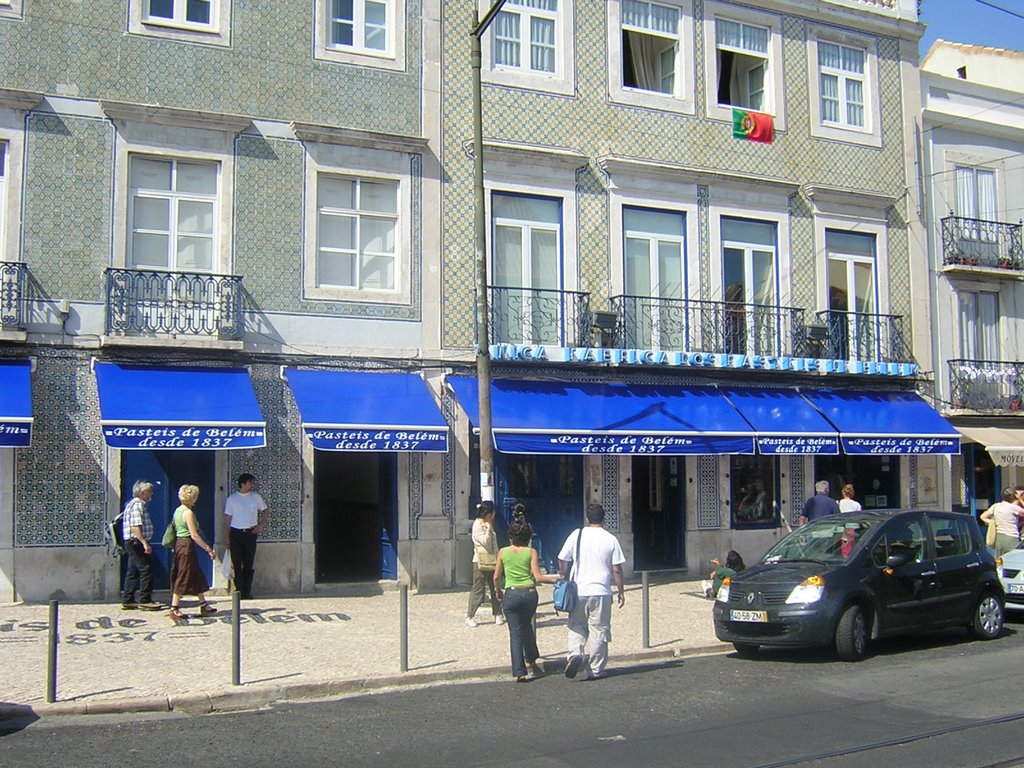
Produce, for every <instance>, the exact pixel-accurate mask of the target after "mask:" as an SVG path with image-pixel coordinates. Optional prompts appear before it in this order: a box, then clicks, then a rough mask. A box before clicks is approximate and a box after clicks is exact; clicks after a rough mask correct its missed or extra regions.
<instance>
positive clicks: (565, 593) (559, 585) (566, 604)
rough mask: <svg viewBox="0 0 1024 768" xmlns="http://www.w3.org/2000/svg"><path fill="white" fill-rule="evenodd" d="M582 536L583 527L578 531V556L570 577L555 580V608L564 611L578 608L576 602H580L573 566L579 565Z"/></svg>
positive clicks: (574, 561)
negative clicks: (573, 577) (573, 575)
mask: <svg viewBox="0 0 1024 768" xmlns="http://www.w3.org/2000/svg"><path fill="white" fill-rule="evenodd" d="M582 538H583V529H582V528H580V529H579V530H578V531H577V532H576V558H575V559H574V560H573V561H572V566H570V568H569V578H568V579H559V580H558V581H556V582H555V590H554V593H553V595H552V603H553V604H554V606H555V610H556V611H561V612H562V613H572V612H573V609H575V608H576V604H577V603H578V602H579V595H578V593H577V591H576V582H575V581H574V580H573V579H572V571H573V568H578V567H579V561H580V539H582Z"/></svg>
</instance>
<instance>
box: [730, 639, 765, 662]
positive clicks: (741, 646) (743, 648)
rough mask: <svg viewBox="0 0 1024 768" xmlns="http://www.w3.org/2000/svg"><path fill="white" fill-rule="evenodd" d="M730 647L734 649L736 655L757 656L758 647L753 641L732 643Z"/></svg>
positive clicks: (746, 657) (744, 656) (745, 657)
mask: <svg viewBox="0 0 1024 768" xmlns="http://www.w3.org/2000/svg"><path fill="white" fill-rule="evenodd" d="M732 647H733V648H735V649H736V655H737V656H742V657H743V658H744V659H750V658H753V657H754V656H757V651H758V649H759V648H760V646H758V645H756V644H755V643H733V644H732Z"/></svg>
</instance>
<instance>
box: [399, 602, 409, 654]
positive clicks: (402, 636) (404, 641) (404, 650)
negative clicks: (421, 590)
mask: <svg viewBox="0 0 1024 768" xmlns="http://www.w3.org/2000/svg"><path fill="white" fill-rule="evenodd" d="M398 597H399V603H398V632H399V643H400V649H399V655H400V656H401V662H400V663H401V669H402V671H403V672H408V671H409V585H408V584H401V585H399V587H398Z"/></svg>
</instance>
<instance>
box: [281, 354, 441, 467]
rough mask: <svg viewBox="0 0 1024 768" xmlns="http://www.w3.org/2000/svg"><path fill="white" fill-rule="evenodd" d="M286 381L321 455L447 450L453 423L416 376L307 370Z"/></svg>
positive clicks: (289, 375)
mask: <svg viewBox="0 0 1024 768" xmlns="http://www.w3.org/2000/svg"><path fill="white" fill-rule="evenodd" d="M284 373H285V377H286V378H287V379H288V385H289V386H290V387H291V390H292V394H293V395H295V402H296V403H297V404H298V406H299V413H300V414H302V428H303V429H304V430H305V432H306V435H308V436H309V439H310V442H312V443H313V447H314V448H318V449H320V450H322V451H426V452H430V453H446V452H447V451H448V423H447V422H446V421H445V420H444V416H442V415H441V411H440V409H439V408H438V406H437V402H436V401H435V400H434V396H433V394H432V393H431V392H430V389H429V387H428V386H427V383H426V382H425V381H423V379H422V378H420V376H419V375H418V374H415V373H371V372H366V371H329V370H319V371H302V370H298V369H295V368H286V369H285V372H284Z"/></svg>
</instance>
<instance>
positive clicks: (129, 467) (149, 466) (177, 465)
mask: <svg viewBox="0 0 1024 768" xmlns="http://www.w3.org/2000/svg"><path fill="white" fill-rule="evenodd" d="M216 459H217V455H216V453H215V452H214V451H121V509H124V505H125V504H127V503H128V500H129V499H130V498H131V497H132V486H133V485H135V481H136V480H148V481H149V482H151V483H153V486H154V487H153V498H152V499H151V500H150V502H149V504H148V505H147V506H146V509H147V511H148V512H149V517H150V519H151V520H152V521H153V541H152V542H151V543H152V546H153V559H152V564H153V588H154V589H168V588H169V587H170V577H169V574H170V569H171V556H172V554H173V553H172V551H171V550H169V549H165V548H164V547H163V546H161V544H160V540H161V539H162V538H163V535H164V529H165V528H166V527H167V524H168V523H169V522H170V521H171V515H173V514H174V510H176V509H177V508H178V506H179V505H180V504H181V502H180V501H179V500H178V489H179V488H180V487H181V486H183V485H196V486H198V487H199V500H198V501H197V502H196V505H195V507H194V509H195V513H196V517H197V518H198V520H199V527H200V528H201V529H202V531H203V536H204V538H205V539H206V540H207V541H213V540H214V532H215V531H216V523H215V517H214V515H215V510H214V503H213V502H214V490H215V484H214V483H215V476H216ZM126 567H127V558H124V557H122V558H121V581H122V583H124V571H125V568H126ZM199 567H200V568H202V570H203V573H204V574H205V575H206V580H207V581H208V582H209V583H210V584H212V583H213V563H212V562H211V560H210V558H208V557H200V558H199Z"/></svg>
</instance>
